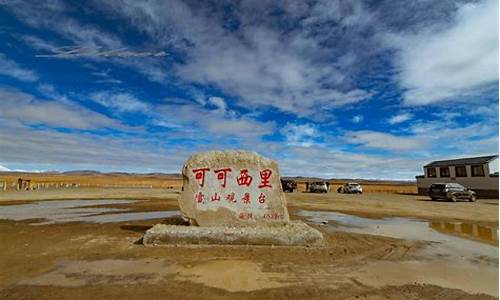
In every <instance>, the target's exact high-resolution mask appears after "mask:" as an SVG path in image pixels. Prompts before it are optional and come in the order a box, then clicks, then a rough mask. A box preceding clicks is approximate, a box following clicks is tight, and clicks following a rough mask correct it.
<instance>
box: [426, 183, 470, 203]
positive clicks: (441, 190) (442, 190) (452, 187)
mask: <svg viewBox="0 0 500 300" xmlns="http://www.w3.org/2000/svg"><path fill="white" fill-rule="evenodd" d="M429 196H430V197H431V199H432V200H436V199H445V200H449V201H453V202H457V201H458V200H460V199H464V200H469V201H471V202H474V201H476V192H474V191H472V190H470V189H468V188H465V187H464V186H462V185H460V184H458V183H434V184H432V185H431V187H430V188H429Z"/></svg>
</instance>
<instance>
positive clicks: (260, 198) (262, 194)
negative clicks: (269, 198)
mask: <svg viewBox="0 0 500 300" xmlns="http://www.w3.org/2000/svg"><path fill="white" fill-rule="evenodd" d="M264 202H266V195H264V193H260V195H259V203H260V204H262V203H264Z"/></svg>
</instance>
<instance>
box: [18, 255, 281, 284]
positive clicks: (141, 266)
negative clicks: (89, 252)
mask: <svg viewBox="0 0 500 300" xmlns="http://www.w3.org/2000/svg"><path fill="white" fill-rule="evenodd" d="M167 277H173V278H174V279H175V280H180V281H189V282H194V283H200V284H203V285H206V286H209V287H215V288H219V289H224V290H227V291H230V292H239V291H254V290H259V289H265V288H277V287H282V286H286V285H289V284H290V283H286V282H284V279H285V278H286V277H287V276H286V274H283V273H272V272H263V271H262V268H261V266H260V265H259V264H257V263H254V262H251V261H245V260H212V261H208V262H202V263H194V264H175V263H174V264H169V263H166V262H165V261H164V260H158V259H135V260H122V259H104V260H96V261H67V262H62V263H59V264H58V265H57V266H56V267H55V268H54V269H53V270H52V271H50V272H48V273H45V274H42V275H39V276H36V277H33V278H29V279H26V280H23V281H20V282H19V284H22V285H38V286H63V287H77V286H84V285H96V284H122V285H123V284H146V283H147V284H151V283H157V282H160V281H162V280H164V279H166V278H167Z"/></svg>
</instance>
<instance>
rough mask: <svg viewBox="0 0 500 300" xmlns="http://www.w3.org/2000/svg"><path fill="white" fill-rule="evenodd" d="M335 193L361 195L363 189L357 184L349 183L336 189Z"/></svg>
mask: <svg viewBox="0 0 500 300" xmlns="http://www.w3.org/2000/svg"><path fill="white" fill-rule="evenodd" d="M337 192H339V193H345V194H362V193H363V188H362V187H361V185H360V184H359V183H356V182H349V183H346V184H344V185H343V186H341V187H339V188H338V189H337Z"/></svg>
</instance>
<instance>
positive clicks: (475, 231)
mask: <svg viewBox="0 0 500 300" xmlns="http://www.w3.org/2000/svg"><path fill="white" fill-rule="evenodd" d="M429 226H430V227H431V228H432V229H434V230H437V231H439V232H443V233H447V234H452V235H457V236H463V237H467V238H472V239H478V240H480V241H484V242H487V243H490V244H494V245H498V229H496V228H492V227H488V226H482V225H478V224H473V223H463V222H438V221H432V222H430V223H429Z"/></svg>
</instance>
